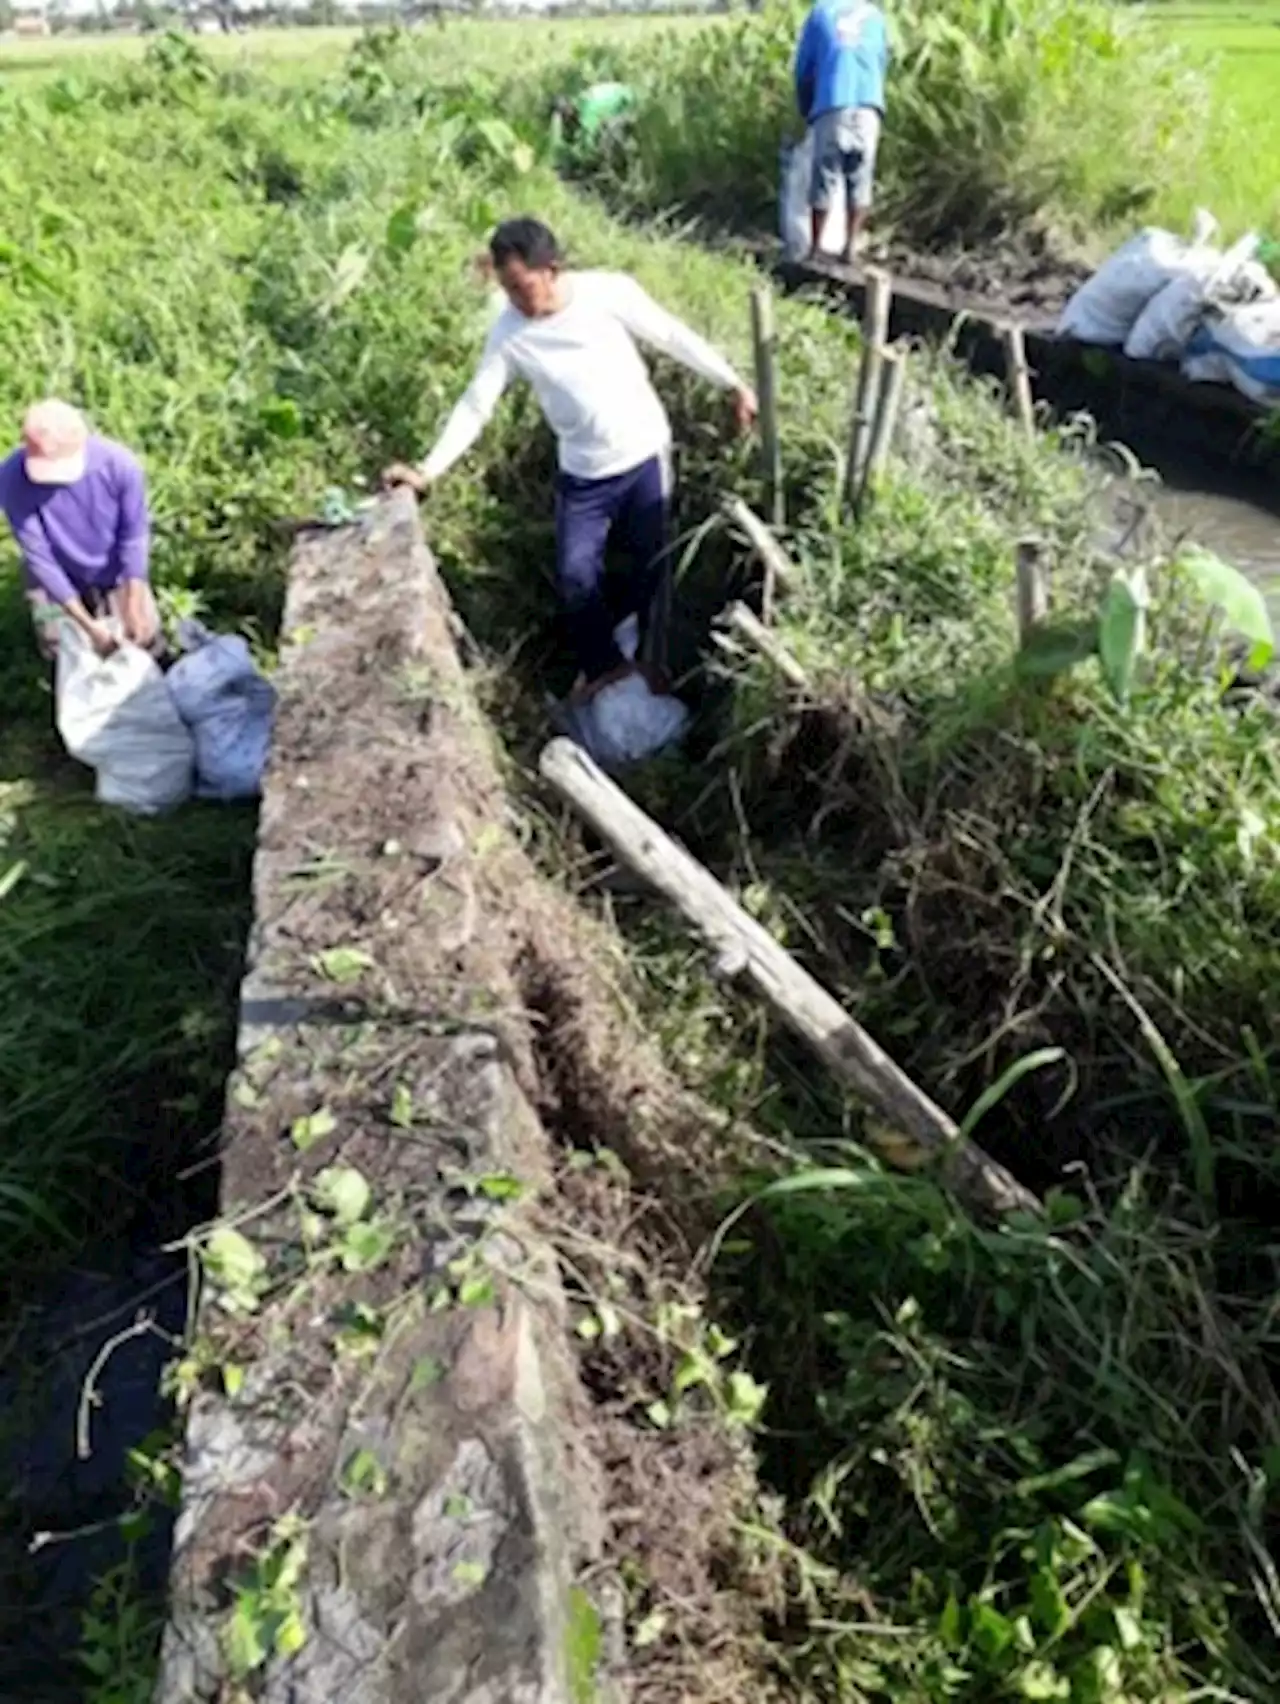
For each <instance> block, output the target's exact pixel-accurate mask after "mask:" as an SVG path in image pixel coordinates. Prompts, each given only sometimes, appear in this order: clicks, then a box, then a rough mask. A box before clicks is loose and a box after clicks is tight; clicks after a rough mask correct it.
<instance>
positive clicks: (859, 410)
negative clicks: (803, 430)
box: [845, 267, 893, 503]
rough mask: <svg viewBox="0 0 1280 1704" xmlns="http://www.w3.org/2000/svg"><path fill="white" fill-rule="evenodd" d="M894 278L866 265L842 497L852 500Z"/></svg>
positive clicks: (873, 404) (873, 399)
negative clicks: (859, 359)
mask: <svg viewBox="0 0 1280 1704" xmlns="http://www.w3.org/2000/svg"><path fill="white" fill-rule="evenodd" d="M892 305H893V280H892V279H891V278H890V276H889V274H888V273H887V272H881V271H879V270H877V269H876V268H874V267H869V268H868V269H867V303H866V312H865V314H864V315H863V319H862V365H861V366H860V367H859V369H858V391H857V397H856V399H855V401H854V405H853V424H852V427H851V429H850V432H849V465H848V467H847V468H846V469H845V499H846V501H847V502H849V503H852V502H854V501H855V499H856V498H857V495H858V491H859V489H860V487H861V484H862V464H863V461H864V459H865V457H866V453H867V446H868V444H869V443H870V441H871V426H872V418H873V415H874V412H875V408H876V400H877V398H878V396H879V394H880V363H881V359H882V357H883V355H884V346H885V342H886V340H887V338H888V336H889V309H890V308H891V306H892Z"/></svg>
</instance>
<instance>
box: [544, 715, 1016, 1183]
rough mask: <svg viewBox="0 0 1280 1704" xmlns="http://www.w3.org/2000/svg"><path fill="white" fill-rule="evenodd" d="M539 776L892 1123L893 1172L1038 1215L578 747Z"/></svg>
mask: <svg viewBox="0 0 1280 1704" xmlns="http://www.w3.org/2000/svg"><path fill="white" fill-rule="evenodd" d="M539 768H540V769H541V771H542V774H543V775H544V776H545V778H546V779H547V780H548V781H549V782H550V783H551V785H552V786H553V787H554V788H555V790H556V792H557V793H558V794H559V795H560V797H561V798H562V799H564V800H566V801H567V802H568V803H569V804H570V805H572V806H573V808H574V809H575V810H576V811H578V812H580V813H581V815H582V816H584V817H585V818H586V820H587V821H588V822H589V823H590V824H591V825H592V827H593V828H594V829H595V830H596V832H597V833H598V834H599V835H600V836H601V837H602V838H603V839H604V840H605V841H606V842H607V843H608V844H609V846H610V847H612V849H613V851H614V853H615V855H616V856H617V857H618V859H619V860H620V861H621V862H622V863H624V864H626V865H628V866H629V867H630V868H631V869H633V870H635V871H636V872H637V873H638V874H639V875H642V876H643V877H644V878H645V879H646V880H647V881H648V882H650V883H651V884H652V885H653V887H655V888H656V889H657V891H658V892H659V893H660V894H661V895H662V896H663V897H664V898H665V899H667V900H668V901H669V902H670V903H671V904H672V905H674V906H675V907H676V908H677V910H679V911H680V912H681V913H682V915H683V916H684V917H685V918H686V919H687V920H688V921H689V922H690V923H691V924H692V925H693V927H694V928H695V929H697V930H698V932H699V933H700V934H701V935H702V936H703V937H704V938H705V939H706V940H707V942H708V943H709V945H710V946H711V948H712V949H713V950H714V951H715V952H716V954H717V957H718V960H719V962H720V963H721V964H722V965H724V966H725V967H731V968H733V969H740V970H741V972H742V974H744V975H745V976H746V977H747V978H748V980H749V981H750V983H751V984H752V986H753V987H754V989H755V990H756V992H757V993H758V994H759V995H760V996H761V997H762V998H763V999H764V1000H765V1001H766V1002H767V1003H768V1004H769V1005H770V1006H771V1007H772V1008H773V1010H774V1011H775V1012H777V1013H778V1015H779V1016H780V1017H781V1018H782V1019H783V1020H784V1021H785V1022H786V1023H787V1024H788V1025H789V1026H790V1027H791V1029H793V1030H794V1031H795V1033H796V1034H797V1035H798V1036H799V1037H800V1038H801V1040H803V1041H805V1042H807V1043H808V1045H809V1046H810V1047H811V1048H812V1049H813V1051H814V1052H815V1053H816V1054H817V1055H818V1057H819V1058H820V1059H821V1060H822V1061H823V1063H824V1064H825V1065H826V1066H827V1067H828V1068H829V1069H830V1070H831V1071H832V1072H833V1073H834V1075H835V1076H836V1077H838V1078H839V1080H840V1081H841V1082H842V1083H843V1084H844V1085H845V1086H846V1087H847V1088H850V1089H852V1090H853V1091H854V1092H855V1093H856V1094H858V1095H860V1096H861V1097H862V1099H863V1100H865V1101H866V1102H867V1103H868V1105H869V1106H871V1107H872V1108H873V1109H874V1110H875V1111H876V1112H877V1113H879V1114H880V1115H881V1116H882V1117H883V1118H884V1119H885V1120H886V1125H887V1127H886V1128H884V1129H880V1128H870V1127H869V1129H868V1139H869V1140H870V1141H871V1142H873V1143H874V1145H875V1147H876V1148H877V1149H878V1151H879V1152H880V1153H881V1154H882V1156H883V1157H884V1159H885V1160H886V1161H887V1162H888V1163H889V1164H890V1165H893V1166H897V1167H900V1168H901V1169H903V1170H908V1171H910V1170H916V1169H919V1168H921V1167H923V1166H926V1165H931V1164H935V1163H936V1164H938V1165H939V1167H940V1169H941V1172H942V1175H943V1176H944V1177H945V1178H946V1179H947V1181H948V1182H949V1183H950V1184H951V1185H952V1186H953V1187H954V1188H955V1190H956V1192H957V1193H958V1194H960V1195H962V1196H965V1197H967V1198H968V1199H969V1200H970V1201H971V1202H973V1203H974V1204H975V1205H977V1206H979V1207H982V1208H984V1209H986V1210H988V1211H992V1212H1008V1211H1010V1210H1013V1209H1020V1210H1022V1211H1031V1212H1034V1211H1036V1210H1037V1209H1038V1207H1039V1203H1038V1201H1037V1200H1036V1197H1035V1196H1034V1195H1033V1194H1032V1193H1031V1191H1030V1190H1028V1189H1027V1188H1025V1187H1024V1186H1023V1185H1022V1184H1020V1183H1019V1182H1018V1181H1017V1179H1016V1178H1014V1177H1013V1176H1012V1175H1011V1174H1010V1173H1009V1172H1008V1171H1006V1170H1005V1168H1004V1167H1003V1166H1001V1165H999V1164H997V1162H996V1161H995V1160H993V1159H991V1157H990V1156H989V1155H987V1154H985V1153H983V1151H982V1149H981V1148H979V1147H978V1146H977V1145H976V1143H973V1142H969V1141H965V1140H964V1139H962V1138H961V1135H960V1132H959V1130H958V1128H957V1127H956V1125H955V1123H954V1122H953V1121H952V1120H951V1119H950V1118H948V1116H947V1114H946V1113H945V1112H943V1111H942V1109H941V1108H940V1107H938V1106H935V1105H934V1103H933V1102H932V1101H931V1100H930V1099H929V1097H928V1096H927V1095H926V1094H925V1093H924V1091H923V1090H922V1089H920V1088H919V1087H918V1086H917V1085H916V1084H915V1083H913V1082H912V1081H911V1079H910V1077H908V1076H907V1075H906V1073H905V1072H904V1071H903V1070H902V1069H901V1067H900V1066H899V1065H897V1064H896V1063H895V1062H894V1060H892V1059H890V1058H889V1056H888V1055H887V1054H886V1053H884V1052H883V1051H882V1050H881V1048H880V1047H878V1046H877V1044H876V1043H875V1042H874V1041H873V1040H872V1038H871V1037H870V1036H869V1035H868V1034H867V1032H866V1031H865V1030H864V1029H863V1028H862V1027H861V1026H860V1025H859V1024H857V1023H856V1022H855V1021H854V1020H853V1019H852V1018H851V1017H850V1016H849V1014H848V1013H847V1012H846V1011H845V1010H844V1009H843V1008H842V1007H841V1006H840V1005H839V1004H838V1003H837V1002H836V1001H835V1000H834V999H833V998H832V996H831V995H830V994H829V993H828V992H827V990H826V989H825V988H823V986H822V985H821V983H819V982H817V981H815V980H814V978H813V977H812V976H810V975H809V973H808V972H807V971H805V970H803V969H801V967H800V966H799V965H798V964H797V963H796V962H795V960H794V959H793V958H792V957H791V955H790V954H789V953H788V952H787V951H786V950H785V949H784V948H783V947H781V946H780V945H779V944H778V942H777V941H775V940H774V938H773V936H772V935H771V934H770V933H769V931H768V930H767V929H765V928H764V927H763V926H762V925H761V924H759V923H757V922H756V920H755V919H754V918H753V917H751V916H749V915H748V914H747V913H746V912H745V911H744V910H743V909H742V907H741V906H740V905H739V904H738V903H737V901H736V900H735V899H734V898H733V897H732V896H731V895H730V894H729V893H728V892H727V891H726V890H725V889H724V888H723V887H722V886H721V885H720V883H719V882H718V881H717V880H716V879H715V877H714V876H713V875H712V874H711V872H710V871H709V870H707V869H705V868H704V867H703V866H702V865H701V864H700V863H698V861H697V859H696V858H693V857H691V856H690V855H689V853H688V852H686V851H685V850H684V848H683V847H681V846H677V845H676V843H675V842H674V841H673V840H672V839H671V838H670V837H669V836H668V835H667V834H665V833H664V832H663V830H662V829H661V828H659V826H658V825H657V823H655V822H654V821H653V820H652V819H651V818H650V817H648V816H646V815H645V813H644V812H643V811H642V810H641V809H640V808H639V806H638V805H636V804H633V803H632V801H631V800H630V799H629V798H628V797H627V795H626V794H625V793H624V792H623V791H622V789H621V788H620V787H618V786H616V785H615V784H614V783H613V782H612V781H610V780H609V779H608V777H607V776H605V775H604V774H602V773H601V771H600V770H599V769H598V768H597V766H596V765H595V764H594V763H593V762H592V761H591V759H590V758H589V757H588V756H587V754H586V753H585V752H584V751H582V750H581V748H580V747H578V746H576V745H574V744H573V743H572V741H570V740H565V739H557V740H552V741H551V743H550V744H549V745H548V746H546V747H544V749H543V752H542V757H541V759H540V762H539Z"/></svg>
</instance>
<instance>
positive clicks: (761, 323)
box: [751, 286, 786, 527]
mask: <svg viewBox="0 0 1280 1704" xmlns="http://www.w3.org/2000/svg"><path fill="white" fill-rule="evenodd" d="M751 340H752V343H753V344H754V345H755V355H756V394H757V396H758V397H759V399H760V454H761V459H762V461H763V464H764V466H763V472H764V481H765V485H766V487H767V488H768V492H769V515H770V519H771V520H772V522H773V525H774V526H775V527H780V526H782V525H783V523H784V522H785V520H786V496H785V493H784V491H783V488H782V438H781V435H780V432H779V429H778V372H777V363H776V355H777V347H778V339H777V332H776V331H775V329H774V320H773V296H772V295H771V294H770V292H769V291H768V290H767V289H765V288H764V287H763V286H759V287H757V288H756V289H754V290H753V291H752V292H751Z"/></svg>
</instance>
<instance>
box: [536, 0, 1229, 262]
mask: <svg viewBox="0 0 1280 1704" xmlns="http://www.w3.org/2000/svg"><path fill="white" fill-rule="evenodd" d="M805 10H806V9H805V7H804V6H803V5H801V4H798V3H797V0H769V3H768V4H766V5H765V6H764V7H763V8H762V9H761V10H760V11H759V12H758V13H753V14H751V15H749V16H746V17H743V18H738V19H735V20H733V21H732V22H731V23H728V24H725V25H723V26H717V27H709V28H707V29H705V30H703V31H702V32H700V33H699V34H697V35H695V36H690V35H688V34H680V35H676V34H665V35H663V36H661V37H659V38H658V39H656V40H655V42H654V43H653V44H652V45H651V46H648V47H629V48H628V49H627V50H626V51H625V52H622V51H619V52H618V53H616V54H614V55H612V56H610V55H608V54H607V53H601V52H596V53H593V54H591V55H590V56H589V57H585V58H584V59H582V60H581V61H580V62H579V63H578V64H576V65H572V66H570V67H568V68H566V71H565V72H564V73H562V77H563V78H565V79H567V81H568V82H570V83H573V82H576V81H582V80H584V79H585V78H586V77H588V76H590V75H593V74H599V73H600V72H602V71H607V72H608V73H609V74H611V75H618V76H626V77H629V78H631V79H632V80H633V81H635V82H636V83H637V84H638V85H639V87H640V89H641V91H642V94H643V99H642V101H641V103H640V106H639V109H638V112H637V114H636V117H635V121H634V124H633V126H632V127H631V130H630V133H629V136H628V139H627V142H626V144H625V145H624V146H623V147H620V148H617V149H614V150H613V151H611V153H610V154H609V156H608V157H607V159H606V160H605V161H603V162H601V173H602V181H603V182H604V183H605V184H606V186H607V187H608V189H609V191H610V192H611V193H612V194H613V195H614V196H615V197H617V198H618V199H620V200H621V201H622V202H623V203H625V204H626V205H628V206H631V207H633V208H635V209H637V210H642V211H646V212H650V213H652V212H656V211H659V210H662V209H667V208H671V207H682V208H685V209H688V210H691V211H694V212H700V213H704V214H707V215H710V216H712V217H714V218H716V219H719V220H723V221H728V222H730V223H732V224H734V225H736V226H739V227H741V226H747V227H755V228H759V227H760V226H761V225H762V224H764V225H766V226H771V225H772V222H773V217H774V208H775V206H776V200H777V186H778V149H779V146H780V144H781V143H782V142H783V141H784V140H785V139H787V138H788V137H794V136H797V135H798V134H799V133H800V131H801V125H800V120H799V117H798V114H797V112H796V109H795V100H794V93H793V77H792V63H793V58H794V53H795V46H796V42H797V40H798V38H799V32H800V28H801V25H802V23H803V19H804V16H805ZM887 10H888V14H889V19H890V24H891V31H892V37H893V41H894V59H893V64H892V67H891V71H890V77H889V89H888V115H887V119H886V126H885V132H884V139H883V143H882V152H881V163H880V196H881V207H882V212H883V216H884V218H885V219H886V220H888V221H890V222H892V223H893V224H894V225H896V226H897V228H898V229H899V231H900V232H901V234H902V235H904V236H906V237H908V238H910V239H912V240H914V241H916V242H918V243H921V244H947V243H953V242H957V243H980V242H982V241H984V240H987V239H989V238H991V237H992V236H994V235H997V234H999V233H1002V232H1004V231H1007V230H1008V229H1010V228H1011V227H1021V226H1026V225H1036V226H1043V225H1046V224H1050V225H1053V226H1057V227H1070V228H1074V229H1075V230H1076V231H1077V232H1081V233H1083V232H1091V231H1092V229H1093V228H1094V227H1095V226H1096V225H1097V224H1099V223H1103V224H1107V223H1111V222H1113V221H1116V220H1122V219H1127V218H1132V217H1133V216H1135V215H1136V214H1139V213H1141V212H1143V211H1145V210H1147V209H1149V208H1151V207H1153V206H1154V205H1155V204H1156V203H1157V202H1158V201H1159V199H1160V197H1161V196H1162V194H1164V193H1165V192H1166V191H1167V190H1168V189H1170V188H1175V189H1176V188H1177V186H1178V183H1179V180H1180V177H1181V176H1182V175H1184V173H1185V162H1186V159H1187V158H1188V155H1189V154H1194V153H1195V152H1196V151H1197V150H1198V149H1199V148H1200V147H1201V146H1202V144H1203V141H1204V138H1205V135H1206V126H1207V123H1208V113H1209V104H1208V88H1207V85H1206V84H1205V83H1204V81H1203V79H1202V78H1201V77H1200V76H1199V74H1198V73H1196V72H1195V71H1194V70H1193V69H1192V68H1191V67H1190V66H1189V65H1188V64H1187V63H1185V62H1184V61H1183V59H1182V58H1181V57H1180V55H1179V54H1178V53H1177V52H1176V51H1175V50H1173V49H1170V48H1166V47H1163V46H1161V45H1160V44H1159V43H1158V41H1157V40H1156V39H1155V38H1154V37H1153V35H1152V33H1151V32H1150V31H1149V30H1146V29H1143V28H1141V27H1139V26H1138V25H1136V24H1134V23H1131V22H1130V20H1128V19H1127V18H1126V17H1125V16H1124V13H1123V10H1122V9H1120V8H1117V7H1114V6H1111V5H1107V4H1104V3H1103V0H939V3H936V4H930V3H925V0H900V3H897V4H894V5H891V6H889V7H888V8H887ZM548 92H549V90H548V88H547V87H546V86H543V87H542V88H541V89H540V90H539V99H540V100H541V102H542V103H543V104H545V99H546V95H547V93H548ZM517 98H519V97H518V96H517Z"/></svg>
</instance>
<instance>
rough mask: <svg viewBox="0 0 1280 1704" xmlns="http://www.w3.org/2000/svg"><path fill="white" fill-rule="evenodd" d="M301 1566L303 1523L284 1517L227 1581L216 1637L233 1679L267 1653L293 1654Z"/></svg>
mask: <svg viewBox="0 0 1280 1704" xmlns="http://www.w3.org/2000/svg"><path fill="white" fill-rule="evenodd" d="M306 1566H307V1537H306V1528H305V1526H304V1525H303V1523H302V1522H301V1521H300V1520H299V1519H298V1518H297V1517H296V1516H291V1515H290V1516H285V1517H284V1518H283V1519H281V1520H280V1521H277V1522H276V1524H275V1526H274V1527H273V1528H272V1533H271V1541H270V1544H269V1545H268V1547H267V1549H266V1550H265V1551H264V1553H263V1554H262V1555H261V1556H259V1557H258V1558H257V1559H256V1561H255V1562H254V1563H253V1565H252V1567H251V1568H249V1569H248V1570H247V1571H246V1572H245V1573H244V1574H243V1575H241V1576H240V1578H239V1579H238V1580H237V1581H235V1582H234V1584H233V1586H232V1607H231V1610H230V1613H229V1614H228V1616H227V1620H226V1622H225V1624H224V1627H223V1635H222V1640H223V1650H224V1652H225V1655H226V1660H227V1668H228V1671H229V1673H230V1674H231V1677H232V1679H233V1680H237V1681H239V1680H246V1679H248V1677H249V1676H250V1675H252V1674H256V1673H257V1672H258V1671H259V1670H261V1669H262V1668H264V1667H265V1666H266V1664H267V1663H268V1662H269V1661H270V1660H271V1658H272V1657H289V1656H294V1655H296V1653H297V1652H298V1651H300V1650H301V1649H302V1647H303V1645H304V1644H305V1643H306V1639H307V1628H306V1622H305V1620H304V1618H303V1607H302V1599H301V1595H300V1590H299V1588H300V1587H301V1585H302V1581H303V1578H304V1575H305V1573H306Z"/></svg>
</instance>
